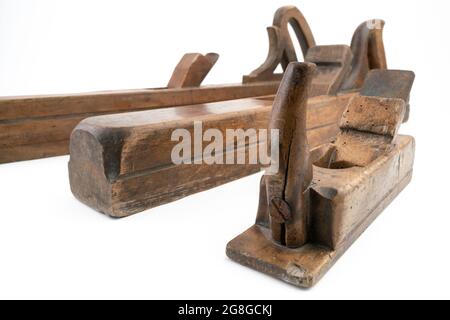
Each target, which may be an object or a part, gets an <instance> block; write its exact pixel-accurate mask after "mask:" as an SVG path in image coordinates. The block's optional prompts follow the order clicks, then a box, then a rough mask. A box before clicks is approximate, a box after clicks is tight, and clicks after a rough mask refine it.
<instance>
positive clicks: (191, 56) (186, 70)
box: [167, 53, 219, 88]
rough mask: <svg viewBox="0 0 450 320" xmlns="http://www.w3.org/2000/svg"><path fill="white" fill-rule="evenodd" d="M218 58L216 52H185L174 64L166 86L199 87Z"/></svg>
mask: <svg viewBox="0 0 450 320" xmlns="http://www.w3.org/2000/svg"><path fill="white" fill-rule="evenodd" d="M217 59H219V55H218V54H217V53H208V54H206V55H202V54H200V53H187V54H185V55H184V56H183V58H182V59H181V61H180V62H179V63H178V65H177V66H176V68H175V70H174V72H173V74H172V77H171V78H170V80H169V84H168V85H167V87H168V88H189V87H199V86H200V85H201V84H202V82H203V80H204V79H205V78H206V76H207V75H208V73H209V71H210V70H211V68H212V67H213V66H214V64H215V63H216V62H217Z"/></svg>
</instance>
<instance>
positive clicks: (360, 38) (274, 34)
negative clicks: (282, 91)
mask: <svg viewBox="0 0 450 320" xmlns="http://www.w3.org/2000/svg"><path fill="white" fill-rule="evenodd" d="M288 25H290V26H291V27H292V29H293V30H294V32H295V35H296V38H297V41H298V42H299V45H300V48H301V50H302V53H303V56H304V57H305V61H306V62H313V63H317V62H316V61H315V60H316V57H318V56H320V60H321V62H322V67H323V68H326V70H333V69H334V72H332V73H330V72H321V70H320V69H321V67H319V68H318V72H321V73H322V78H323V82H324V83H325V84H327V85H329V83H331V82H333V81H331V80H330V78H333V77H336V76H337V74H336V71H339V72H340V73H341V75H338V76H340V77H343V78H345V79H342V80H343V81H340V82H335V87H327V86H325V87H323V88H322V90H325V89H328V90H325V91H322V92H321V94H334V93H336V92H337V91H338V90H341V91H348V90H355V89H358V88H360V87H361V86H362V84H363V82H364V79H365V76H366V74H367V73H368V72H369V71H370V70H373V69H387V62H386V54H385V50H384V43H383V28H384V21H382V20H368V21H365V22H363V23H362V24H361V25H359V26H358V28H357V29H356V30H355V32H354V34H353V38H352V41H351V45H350V47H348V46H345V45H339V46H317V45H316V41H315V39H314V36H313V34H312V31H311V29H310V27H309V25H308V22H307V21H306V19H305V17H304V16H303V14H302V13H301V12H300V10H298V9H297V8H296V7H293V6H285V7H281V8H280V9H278V10H277V12H276V13H275V17H274V21H273V25H272V26H270V27H268V28H267V32H268V36H269V51H268V55H267V58H266V60H265V61H264V63H263V64H262V65H261V66H259V67H258V68H257V69H255V70H254V71H252V72H251V73H250V74H248V75H246V76H244V77H243V82H244V83H250V82H258V81H267V80H272V81H275V80H281V78H282V76H283V74H281V73H275V70H276V68H277V67H278V66H279V65H281V67H282V69H283V71H284V70H286V67H287V66H288V64H289V63H290V62H297V61H298V59H297V55H296V52H295V49H294V46H293V43H292V39H291V38H290V36H289V32H288ZM324 57H327V58H326V59H323V58H324ZM326 60H331V61H328V63H325V61H326ZM347 60H350V65H348V63H347ZM342 68H344V70H342ZM326 70H324V71H326ZM339 72H338V74H339ZM318 79H319V78H316V80H315V81H317V80H318ZM316 89H317V86H316Z"/></svg>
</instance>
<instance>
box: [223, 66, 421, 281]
mask: <svg viewBox="0 0 450 320" xmlns="http://www.w3.org/2000/svg"><path fill="white" fill-rule="evenodd" d="M308 69H311V66H309V65H307V64H291V65H290V66H289V68H288V69H287V71H286V73H285V76H284V78H283V81H282V83H281V88H280V90H279V91H278V96H277V98H276V103H275V104H274V105H276V107H277V110H282V111H283V112H274V113H273V114H272V118H271V120H270V121H271V123H273V122H275V123H280V124H282V126H285V128H283V130H285V132H284V133H282V134H281V138H280V145H281V150H282V151H281V152H280V154H281V158H280V162H281V164H280V172H279V174H278V175H268V174H266V175H265V176H264V177H263V178H262V180H261V185H260V200H259V208H258V212H257V218H256V224H255V225H254V226H252V227H251V228H250V229H248V230H247V231H245V232H244V233H242V234H241V235H240V236H238V237H236V238H235V239H233V240H232V241H231V242H230V243H228V245H227V255H228V256H229V257H230V258H231V259H233V260H235V261H236V262H238V263H240V264H243V265H245V266H248V267H251V268H253V269H256V270H258V271H261V272H264V273H267V274H269V275H271V276H274V277H276V278H278V279H281V280H283V281H285V282H288V283H290V284H293V285H295V286H299V287H311V286H313V285H314V284H315V283H317V281H318V280H319V279H320V278H321V277H322V276H323V275H324V274H325V273H326V271H327V270H328V269H329V268H331V267H332V266H333V264H334V263H335V262H336V261H337V259H339V257H340V256H341V255H342V254H343V253H344V252H345V251H346V250H347V249H348V247H350V246H351V244H352V243H353V242H354V241H355V240H356V239H357V238H358V237H359V235H361V234H362V233H363V232H364V230H365V229H366V228H367V227H368V226H369V225H370V223H371V222H372V221H373V220H374V219H375V218H376V217H377V216H378V215H379V214H380V213H381V212H382V211H383V209H384V208H386V207H387V206H388V205H389V203H390V202H391V201H392V200H393V199H394V198H395V197H396V196H397V195H398V194H399V193H400V192H401V191H402V190H403V188H404V187H405V186H406V185H407V184H408V183H409V182H410V180H411V176H412V170H413V163H414V149H415V143H414V138H412V137H410V136H402V135H398V134H397V133H398V129H399V127H400V125H401V123H402V122H403V120H404V115H405V112H406V104H407V102H406V100H405V98H404V97H409V92H408V88H409V89H411V85H412V79H413V78H414V76H413V74H412V73H411V72H408V71H395V72H391V71H388V70H384V71H377V72H376V73H374V74H372V75H369V76H368V77H367V78H366V83H365V85H364V88H366V90H365V92H369V94H370V95H369V96H365V95H362V93H361V94H357V95H355V96H354V97H352V98H351V99H350V101H349V102H348V105H347V107H346V110H345V111H344V113H343V115H342V118H341V121H340V132H339V133H338V135H337V137H336V139H335V140H334V141H333V142H331V143H325V144H323V145H320V146H318V147H316V148H314V149H313V150H312V151H311V152H309V148H308V147H306V145H307V142H304V141H303V140H304V139H305V134H306V129H305V126H304V121H305V120H304V119H305V116H304V115H303V112H306V107H305V100H306V98H305V97H304V95H302V94H294V93H295V92H296V90H299V89H297V86H298V83H303V84H305V83H308V79H307V78H308V77H310V78H311V77H312V76H311V72H307V71H305V70H308ZM299 77H303V78H304V79H303V80H298V78H299ZM310 81H311V80H310ZM389 83H390V84H391V86H388V84H389ZM375 93H379V94H382V95H381V96H375V95H373V94H375ZM402 97H403V98H402ZM292 106H297V109H295V108H293V107H292ZM302 108H303V112H301V109H302ZM308 111H309V110H308ZM292 118H294V119H295V121H293V120H292ZM292 125H294V127H292ZM298 131H301V132H298ZM299 140H300V141H303V142H301V143H295V145H298V144H303V148H299V149H296V148H292V147H289V148H287V147H286V146H290V145H294V143H293V141H299ZM311 162H312V163H313V164H314V165H313V166H312V168H311V166H310V163H311ZM293 163H295V164H294V165H292V166H291V164H293ZM290 170H292V171H291V172H290ZM311 172H312V176H311ZM280 195H281V196H280ZM274 197H275V199H277V201H276V202H275V205H274V204H273V199H274ZM280 197H283V198H282V199H281V200H280ZM299 204H300V205H299ZM274 211H275V214H274ZM277 211H278V213H277ZM297 219H299V220H297ZM298 221H300V222H301V224H300V227H297V228H292V229H289V228H288V225H289V224H290V223H294V224H295V223H296V222H298ZM283 228H284V229H283ZM291 232H292V234H290V233H291ZM280 236H281V237H282V239H281V241H280ZM291 238H293V239H294V240H295V241H290V239H291Z"/></svg>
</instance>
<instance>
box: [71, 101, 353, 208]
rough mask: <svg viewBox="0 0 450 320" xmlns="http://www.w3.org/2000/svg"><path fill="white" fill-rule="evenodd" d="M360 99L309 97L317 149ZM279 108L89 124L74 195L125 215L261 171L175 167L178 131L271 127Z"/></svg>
mask: <svg viewBox="0 0 450 320" xmlns="http://www.w3.org/2000/svg"><path fill="white" fill-rule="evenodd" d="M354 95H355V93H348V94H344V95H339V96H320V97H314V98H310V99H309V100H308V110H309V113H308V120H307V121H308V129H309V131H308V137H309V139H310V140H309V141H310V144H311V145H312V146H316V145H319V144H322V143H323V142H325V141H330V140H331V139H333V138H334V137H335V135H336V133H337V132H338V130H339V127H338V119H340V117H341V115H342V112H343V110H344V107H345V105H346V104H347V102H348V101H349V99H350V98H351V97H352V96H354ZM272 103H273V96H268V97H261V98H247V99H241V100H233V101H225V102H216V103H209V104H203V105H189V106H183V107H178V108H166V109H158V110H149V111H142V112H134V113H127V114H120V115H108V116H101V117H92V118H89V119H86V120H84V121H82V122H81V123H80V124H79V125H78V126H77V128H76V129H75V130H74V132H73V133H72V138H71V142H70V163H69V173H70V183H71V189H72V192H73V193H74V195H75V196H76V197H77V198H78V199H79V200H80V201H82V202H83V203H85V204H87V205H88V206H90V207H92V208H94V209H96V210H98V211H100V212H103V213H105V214H107V215H110V216H114V217H124V216H128V215H130V214H134V213H137V212H140V211H143V210H145V209H148V208H151V207H155V206H158V205H161V204H164V203H167V202H170V201H174V200H177V199H180V198H182V197H185V196H187V195H190V194H193V193H196V192H200V191H203V190H207V189H209V188H212V187H215V186H218V185H221V184H223V183H226V182H229V181H232V180H235V179H238V178H241V177H244V176H246V175H249V174H252V173H255V172H258V171H259V170H260V166H259V165H250V164H246V165H239V164H236V165H220V164H215V165H207V164H202V165H198V164H181V165H174V164H173V163H172V160H171V150H172V149H173V147H174V146H175V145H176V144H177V143H178V142H174V141H171V134H172V132H173V130H174V129H178V128H186V129H188V130H189V131H190V132H192V131H193V123H194V121H197V120H201V121H202V122H203V129H204V130H206V129H208V128H216V129H218V130H220V131H221V132H224V131H225V130H226V129H236V128H241V129H244V130H246V129H248V128H255V129H260V128H267V126H268V120H269V117H270V113H271V110H272ZM259 143H260V144H263V143H265V141H259ZM205 145H206V142H205ZM249 148H250V146H247V147H246V148H245V152H248V151H249ZM232 150H233V152H236V147H232ZM223 152H224V151H223Z"/></svg>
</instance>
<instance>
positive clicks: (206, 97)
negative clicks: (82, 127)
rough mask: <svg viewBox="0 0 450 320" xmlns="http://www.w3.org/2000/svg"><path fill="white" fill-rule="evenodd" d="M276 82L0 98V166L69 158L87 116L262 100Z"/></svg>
mask: <svg viewBox="0 0 450 320" xmlns="http://www.w3.org/2000/svg"><path fill="white" fill-rule="evenodd" d="M278 84H279V83H278V82H264V83H253V84H244V85H242V84H236V85H219V86H205V87H200V88H179V89H177V88H173V89H166V88H164V89H142V90H125V91H109V92H98V93H90V94H71V95H52V96H29V97H1V98H0V163H7V162H13V161H20V160H30V159H36V158H43V157H51V156H58V155H64V154H68V153H69V139H70V133H71V132H72V130H73V129H74V128H75V126H76V125H77V124H78V123H79V122H80V121H81V120H83V119H86V118H88V117H91V116H97V115H104V114H111V113H124V112H130V111H139V110H149V109H158V108H167V107H176V106H182V105H188V104H199V103H208V102H215V101H223V100H231V99H238V98H246V97H257V96H264V95H268V94H274V93H275V92H276V90H277V88H278Z"/></svg>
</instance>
